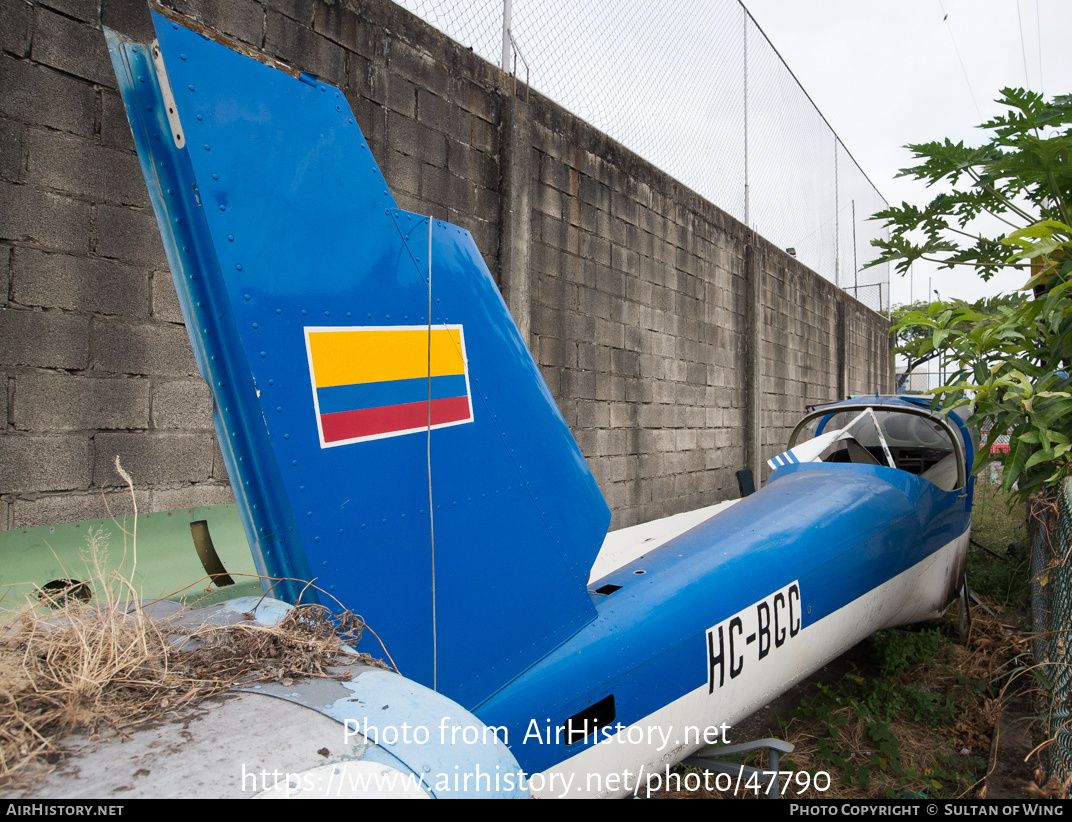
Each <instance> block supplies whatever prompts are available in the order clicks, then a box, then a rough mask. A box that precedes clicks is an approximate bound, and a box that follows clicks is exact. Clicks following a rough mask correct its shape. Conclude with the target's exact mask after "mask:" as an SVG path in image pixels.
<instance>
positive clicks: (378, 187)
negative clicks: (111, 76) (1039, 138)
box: [109, 15, 610, 706]
mask: <svg viewBox="0 0 1072 822" xmlns="http://www.w3.org/2000/svg"><path fill="white" fill-rule="evenodd" d="M154 21H155V24H156V28H157V36H158V43H159V52H160V54H161V56H162V58H161V59H159V60H158V61H157V62H158V63H159V64H161V65H160V66H159V67H158V68H156V69H154V64H153V54H152V53H151V52H150V51H149V49H148V48H147V47H145V46H138V45H135V44H130V43H126V42H121V41H120V40H119V39H118V38H117V37H116V36H115V35H114V34H111V33H109V42H110V47H111V52H112V59H113V62H114V64H115V67H116V73H117V75H118V76H119V81H120V87H121V90H122V91H123V96H124V100H125V102H126V105H127V111H128V114H129V115H130V118H131V124H132V127H133V130H134V136H135V142H136V144H137V148H138V153H139V156H140V158H141V162H142V166H143V170H144V172H145V176H146V180H147V183H148V185H149V190H150V196H151V198H152V201H153V207H154V210H155V212H156V216H157V221H158V223H159V225H160V229H161V234H162V236H163V239H164V245H165V249H166V251H167V254H168V261H169V263H170V265H171V269H172V274H173V277H174V279H175V282H176V286H177V289H178V292H179V298H180V302H181V304H182V307H183V314H184V318H185V320H186V325H187V328H188V330H189V332H190V337H191V342H192V344H193V347H194V350H195V354H196V356H197V358H198V364H199V366H200V368H201V371H202V374H203V375H204V377H205V379H206V380H207V381H208V383H209V385H210V386H211V388H212V391H213V399H214V402H215V404H216V420H217V432H218V434H219V437H220V440H221V448H222V451H223V454H224V458H225V460H226V462H227V466H228V473H229V476H230V478H231V483H232V486H233V487H234V489H235V496H236V499H237V500H238V501H239V505H240V508H242V509H243V513H244V517H245V523H246V530H247V533H248V535H249V538H250V544H251V545H252V546H253V550H254V555H255V557H256V559H257V562H258V567H259V568H260V569H261V571H262V572H263V573H264V574H266V575H269V576H275V577H279V576H288V577H294V578H297V579H298V580H300V581H299V582H296V583H286V584H284V586H283V587H284V595H285V596H286V598H289V599H291V600H294V599H296V598H297V597H298V596H300V595H301V593H302V590H303V588H304V584H305V581H308V580H313V581H314V583H315V585H316V586H317V587H318V588H320V589H321V590H322V593H320V594H318V595H317V596H319V599H320V601H322V602H328V603H329V602H330V600H331V598H332V597H333V598H335V599H337V600H338V601H339V602H340V603H341V604H342V605H344V606H345V607H347V608H350V609H352V610H354V611H356V612H358V613H360V614H361V615H362V616H363V617H364V618H365V619H366V621H367V622H368V624H369V625H370V626H371V627H372V628H373V629H374V630H375V632H376V633H377V634H378V636H379V637H380V638H381V639H382V641H383V644H384V646H385V647H386V649H387V651H388V652H389V653H390V655H391V657H392V658H393V660H394V661H395V662H396V663H397V665H398V667H399V669H400V670H401V672H402V673H403V674H405V675H406V676H409V677H411V678H413V679H416V680H418V681H419V682H422V683H425V684H429V685H433V686H435V687H436V688H437V690H439V691H441V692H443V693H445V694H447V695H449V696H451V697H452V698H454V699H456V700H457V701H459V702H461V703H462V704H463V705H466V706H473V705H475V704H477V703H478V702H480V700H482V699H483V698H485V697H486V696H488V695H489V694H490V693H492V692H494V691H495V690H496V689H498V688H500V687H501V686H502V685H504V684H505V683H506V682H508V681H509V680H510V679H511V678H512V677H514V676H515V675H516V674H518V673H519V672H520V671H522V670H524V669H525V668H527V667H529V666H530V665H531V664H533V663H534V662H536V661H537V660H539V659H540V658H541V657H543V656H544V655H546V654H547V653H548V652H549V651H551V650H552V649H554V648H555V647H556V646H558V645H559V644H561V643H562V642H563V641H565V640H566V639H567V638H569V637H570V636H572V635H573V634H574V633H576V632H577V630H578V629H579V628H581V627H582V626H583V625H585V624H587V623H588V622H589V621H590V620H591V619H592V618H593V616H594V614H595V611H594V608H593V606H592V604H591V600H590V597H589V596H588V594H587V592H586V582H587V578H588V571H589V568H590V567H591V564H592V561H593V559H594V558H595V555H596V553H597V551H598V549H599V546H600V543H601V541H602V538H603V535H604V533H605V531H606V528H607V525H608V522H609V519H610V513H609V510H608V509H607V506H606V504H605V503H604V501H603V498H602V496H601V495H600V493H599V489H598V488H597V487H596V484H595V481H594V480H593V478H592V476H591V473H590V472H589V470H588V467H587V465H586V464H585V462H584V459H583V457H582V456H581V454H580V452H579V450H578V448H577V446H576V443H575V442H574V441H573V438H572V436H571V434H570V432H569V430H568V428H567V426H566V424H565V422H564V421H563V419H562V417H561V415H560V414H559V412H558V409H557V408H556V406H555V403H554V400H553V398H552V397H551V395H550V393H549V391H548V389H547V387H546V385H545V384H544V382H543V380H542V378H541V377H540V373H539V370H538V368H537V367H536V364H535V363H534V362H533V360H532V357H531V356H530V354H529V352H528V350H527V349H526V347H525V345H524V343H523V341H522V340H521V337H520V335H519V334H518V331H517V328H516V327H515V325H514V323H513V320H512V319H511V317H510V314H509V312H508V311H507V309H506V306H505V304H504V303H503V301H502V298H501V297H500V295H499V293H498V290H497V289H496V287H495V284H494V281H493V280H492V278H491V276H490V274H489V272H488V270H487V267H486V266H485V265H484V262H483V260H482V259H481V256H480V253H479V251H478V250H477V248H476V246H475V244H474V243H473V239H472V237H471V236H470V235H469V233H468V232H467V231H465V230H463V229H460V228H458V227H456V226H453V225H451V224H449V223H445V222H442V221H439V220H430V218H429V217H427V216H422V215H417V214H411V213H409V212H405V211H402V210H400V209H399V208H398V207H397V205H396V203H395V201H394V198H393V197H392V196H391V194H390V191H389V189H388V188H387V185H386V183H385V182H384V179H383V175H382V174H381V173H380V170H379V167H378V166H377V164H376V161H375V160H374V159H373V157H372V153H371V152H370V150H369V147H368V145H367V143H366V142H365V139H364V137H363V136H362V134H361V131H360V129H359V128H358V126H357V125H356V124H355V122H354V117H353V114H352V112H351V111H350V107H349V105H348V104H347V102H346V100H345V98H344V97H343V95H342V93H341V92H340V91H338V90H337V89H335V88H333V87H331V86H328V85H325V84H324V83H321V82H318V81H317V80H315V78H312V77H310V76H308V75H300V76H296V75H294V74H291V73H288V72H286V71H283V70H280V69H279V68H276V67H273V66H270V65H266V64H265V63H262V62H259V61H257V60H255V59H252V58H250V57H246V56H244V55H241V54H238V53H236V52H234V51H232V50H230V49H228V48H226V47H224V46H222V45H220V44H218V43H215V42H213V41H212V40H210V39H207V38H206V37H203V36H202V35H200V34H197V33H195V32H192V31H190V30H188V29H186V28H183V27H182V26H179V25H177V24H176V23H174V22H172V21H170V20H168V19H167V18H164V17H161V16H159V15H154ZM168 86H170V92H171V93H170V95H169V93H168ZM172 96H173V100H172ZM169 108H172V109H173V111H172V112H170V114H171V117H170V119H169V117H168V114H169V112H168V111H167V110H168V109H169ZM429 230H431V237H429ZM429 305H431V306H432V311H431V316H430V318H429ZM276 590H277V592H278V591H279V590H280V589H278V588H277V589H276ZM310 595H311V594H310V592H306V598H309V597H310ZM374 642H375V640H374V639H372V638H371V637H369V639H368V640H366V643H365V644H364V645H363V646H362V647H363V649H367V650H369V651H370V652H374V653H378V652H379V648H378V646H374V644H373V643H374Z"/></svg>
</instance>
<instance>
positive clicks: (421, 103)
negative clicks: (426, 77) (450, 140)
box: [416, 89, 451, 133]
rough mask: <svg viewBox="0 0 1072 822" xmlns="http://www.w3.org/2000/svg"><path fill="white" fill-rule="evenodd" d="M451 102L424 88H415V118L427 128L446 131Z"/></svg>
mask: <svg viewBox="0 0 1072 822" xmlns="http://www.w3.org/2000/svg"><path fill="white" fill-rule="evenodd" d="M450 108H451V104H450V103H448V102H447V101H446V100H444V99H443V98H442V97H439V96H438V95H436V94H433V93H432V92H430V91H426V90H425V89H418V90H417V112H416V114H417V120H418V121H419V122H421V123H423V124H424V125H426V126H428V127H429V128H432V129H435V130H436V131H438V132H441V133H446V131H447V128H448V125H449V117H450Z"/></svg>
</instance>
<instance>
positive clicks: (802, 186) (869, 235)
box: [397, 0, 890, 312]
mask: <svg viewBox="0 0 1072 822" xmlns="http://www.w3.org/2000/svg"><path fill="white" fill-rule="evenodd" d="M397 1H398V2H399V4H400V5H402V6H403V7H405V8H407V9H409V10H410V11H412V12H413V13H415V14H417V15H418V16H419V17H421V18H423V19H424V20H425V21H427V22H428V23H430V24H432V25H433V26H435V27H436V28H438V29H439V30H440V31H442V32H444V33H445V34H447V35H448V36H450V37H451V38H452V39H454V40H456V41H458V42H459V43H461V44H462V45H464V46H467V47H470V48H472V49H473V50H474V51H475V52H476V53H477V54H479V55H480V56H481V57H483V58H484V59H486V60H488V61H489V62H492V63H495V64H496V65H504V63H505V65H506V66H507V67H508V68H509V70H511V71H512V70H513V69H514V66H515V64H516V65H517V66H518V69H517V72H518V75H519V77H520V79H522V80H524V79H525V76H526V73H527V74H528V78H529V81H530V83H531V85H532V87H533V88H534V89H535V90H537V91H539V92H540V93H542V94H544V95H545V96H547V97H549V98H550V99H552V100H554V101H555V102H556V103H558V104H559V105H561V106H563V107H564V108H566V109H568V110H569V111H571V112H572V113H573V114H575V115H577V116H578V117H581V118H582V119H584V120H586V121H587V122H588V123H590V124H591V125H593V126H595V127H596V128H597V129H599V130H600V131H603V132H604V133H606V134H608V135H609V136H610V137H612V138H614V139H615V140H617V141H618V142H620V143H621V144H622V145H624V146H626V147H627V148H629V149H630V150H632V151H634V152H635V153H637V154H638V155H640V156H641V157H643V158H644V159H645V160H647V161H649V162H650V163H652V164H654V165H656V166H658V167H659V168H661V169H662V170H663V171H665V172H667V173H668V174H670V175H671V176H673V177H675V178H676V179H678V180H680V181H681V182H682V183H684V184H685V185H686V186H688V187H689V188H692V189H693V190H694V191H696V192H697V193H698V194H700V195H701V196H703V197H704V198H706V199H708V200H710V201H711V202H713V203H714V204H715V205H717V206H719V207H720V208H721V209H723V210H724V211H726V212H728V213H729V214H731V215H732V216H734V217H735V218H737V219H738V220H740V221H741V222H743V223H745V224H747V225H749V226H750V227H752V228H754V229H755V230H756V231H757V232H758V233H759V234H761V235H762V236H764V237H766V238H767V239H768V240H770V241H771V242H772V243H774V244H775V245H777V246H779V247H781V248H784V249H786V250H787V251H789V253H791V254H793V255H795V256H796V257H797V258H798V259H799V260H800V261H801V262H803V263H804V264H805V265H807V266H808V267H809V268H811V269H813V270H814V271H816V272H818V273H819V274H821V275H822V276H823V277H825V278H826V279H828V280H830V281H832V282H834V283H836V284H837V285H838V286H840V287H841V288H844V289H845V290H846V291H848V292H849V293H850V294H852V295H853V296H855V297H856V298H857V299H858V300H860V302H862V303H864V304H865V305H867V306H869V307H870V308H872V309H874V310H876V311H882V312H885V311H888V310H889V299H890V289H889V280H890V277H889V266H888V264H884V265H881V266H876V267H874V268H867V267H866V265H867V263H869V262H870V261H871V260H872V259H874V257H875V256H876V251H875V249H873V248H872V247H871V240H872V239H874V238H876V237H879V236H885V230H884V229H883V228H882V227H881V226H880V224H879V223H877V222H875V221H872V220H870V219H869V218H870V216H871V215H872V214H874V213H875V212H877V211H880V210H881V209H883V208H885V207H886V201H885V200H884V199H883V197H882V195H881V194H879V192H878V190H877V189H876V188H875V186H874V185H872V183H871V181H870V180H869V179H868V178H867V175H866V174H864V172H863V171H862V170H861V169H860V167H859V166H858V165H857V164H856V162H855V160H853V158H852V155H851V154H849V151H848V149H846V148H845V146H844V145H843V144H842V143H841V140H840V139H838V136H837V135H836V134H835V133H834V131H833V130H832V129H831V128H830V126H829V124H827V122H826V120H825V119H824V118H823V115H822V114H821V113H820V112H819V110H818V109H817V108H816V107H815V105H814V104H813V103H812V101H811V99H810V98H809V97H808V95H807V93H806V92H805V91H804V89H803V88H802V87H801V86H800V84H799V83H798V82H797V79H796V77H794V76H793V73H792V72H791V71H790V70H789V68H788V67H787V66H786V65H785V63H784V62H783V60H782V58H781V56H780V55H779V54H778V52H777V51H775V49H774V47H773V46H772V45H771V44H770V42H769V41H768V40H767V38H766V35H764V34H763V32H762V30H761V29H760V28H759V26H758V25H757V24H756V22H755V21H754V20H753V19H752V16H751V15H750V14H749V13H748V11H747V9H745V7H744V6H743V5H742V4H741V3H740V2H739V1H738V0H673V2H670V1H669V0H663V1H662V2H654V3H653V2H649V1H648V0H617V2H615V3H613V4H608V3H606V2H596V0H568V1H567V0H397ZM504 18H505V19H506V20H507V21H508V33H507V35H506V37H504ZM504 41H505V45H506V47H505V48H504Z"/></svg>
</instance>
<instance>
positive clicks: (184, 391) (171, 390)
mask: <svg viewBox="0 0 1072 822" xmlns="http://www.w3.org/2000/svg"><path fill="white" fill-rule="evenodd" d="M153 428H202V429H211V428H212V395H211V394H210V393H209V390H208V386H207V385H206V384H205V381H204V380H174V381H168V382H157V383H156V384H155V385H154V386H153Z"/></svg>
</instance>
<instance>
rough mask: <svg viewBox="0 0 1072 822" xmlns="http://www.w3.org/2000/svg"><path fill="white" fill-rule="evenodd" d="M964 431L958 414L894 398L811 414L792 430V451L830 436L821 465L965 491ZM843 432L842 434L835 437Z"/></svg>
mask: <svg viewBox="0 0 1072 822" xmlns="http://www.w3.org/2000/svg"><path fill="white" fill-rule="evenodd" d="M958 429H959V430H958ZM965 430H966V429H965V427H964V423H963V420H962V419H961V418H960V416H959V415H957V416H955V417H952V418H951V417H947V416H943V415H941V414H938V413H935V412H933V411H931V409H930V406H929V405H920V404H917V403H915V402H912V401H906V400H900V401H897V400H894V401H891V398H876V399H875V400H874V401H868V400H864V401H852V400H850V401H847V402H843V403H838V404H836V405H829V406H825V407H823V408H818V409H816V410H815V411H813V412H812V413H810V414H809V415H808V416H806V417H805V418H804V419H803V420H802V421H801V422H800V424H799V425H797V427H796V429H795V430H794V431H793V434H792V436H791V437H790V440H789V447H790V448H795V447H796V446H798V445H801V444H803V443H806V442H808V441H811V440H814V439H815V438H817V437H822V436H823V435H827V438H828V439H831V441H830V442H829V444H828V445H826V447H825V448H823V450H822V451H821V452H820V454H819V456H818V457H817V459H818V460H819V461H822V462H845V463H856V464H863V465H883V466H889V467H891V468H896V469H898V470H901V471H907V472H908V473H910V474H915V475H916V476H919V477H921V478H922V479H925V480H927V481H928V482H931V483H933V484H935V485H937V486H938V487H939V488H941V489H942V490H944V491H954V490H956V489H958V488H963V487H964V485H965V484H966V483H967V481H968V472H969V470H970V468H969V465H968V463H967V456H968V455H967V454H966V452H965V435H964V433H963V432H964V431H965ZM838 431H842V432H843V433H842V434H840V435H838V436H836V437H831V435H833V434H835V432H838ZM969 439H972V438H969Z"/></svg>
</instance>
